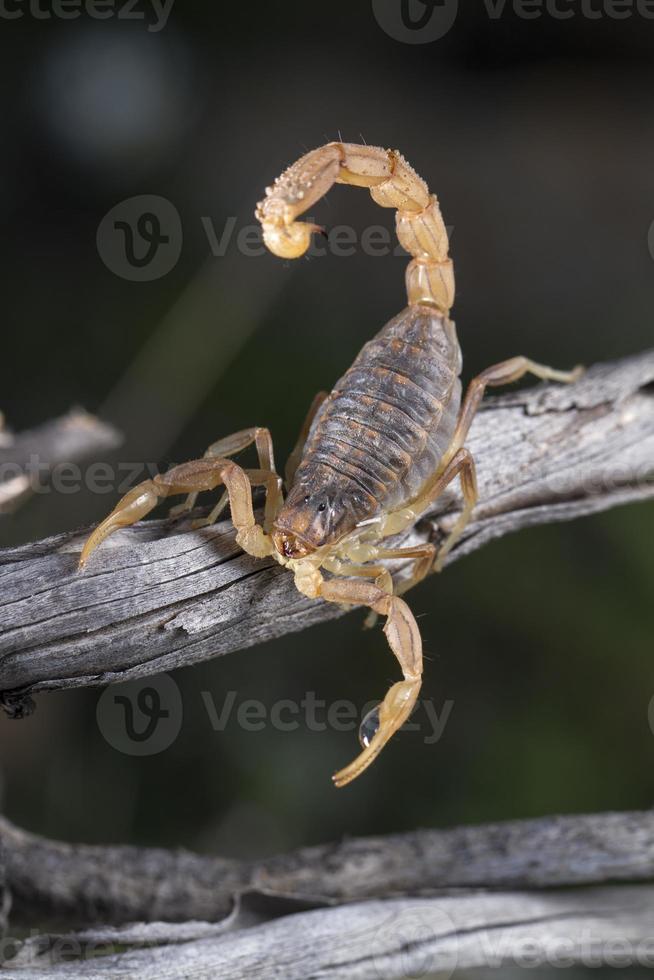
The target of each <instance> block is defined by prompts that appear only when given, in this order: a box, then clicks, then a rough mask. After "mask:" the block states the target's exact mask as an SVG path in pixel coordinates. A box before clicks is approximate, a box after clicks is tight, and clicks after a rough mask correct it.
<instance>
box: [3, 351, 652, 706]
mask: <svg viewBox="0 0 654 980" xmlns="http://www.w3.org/2000/svg"><path fill="white" fill-rule="evenodd" d="M467 444H468V446H469V448H470V449H471V451H472V453H473V455H474V456H475V458H476V460H477V468H478V477H479V485H480V502H479V504H478V506H477V509H476V511H475V515H474V520H473V521H472V523H471V524H470V525H469V527H468V528H467V530H466V532H465V535H464V537H463V538H462V540H461V541H460V542H459V544H458V546H457V547H456V548H455V549H454V550H453V552H452V553H451V555H450V558H449V560H450V561H454V560H456V559H458V558H460V557H462V556H464V555H467V554H470V553H471V552H472V551H474V550H476V549H477V548H479V547H481V546H482V545H485V544H487V543H488V542H489V541H491V540H492V539H493V538H496V537H500V536H502V535H504V534H508V533H510V532H513V531H516V530H519V529H521V528H525V527H530V526H533V525H536V524H544V523H551V522H554V521H564V520H570V519H573V518H576V517H581V516H584V515H587V514H593V513H597V512H599V511H602V510H606V509H607V508H610V507H614V506H617V505H619V504H625V503H630V502H637V501H643V500H646V499H648V498H651V497H652V496H654V351H649V352H645V353H642V354H638V355H636V356H633V357H629V358H626V359H624V360H622V361H618V362H615V363H611V364H599V365H595V366H594V367H592V368H590V369H589V370H588V371H587V373H586V374H585V375H584V376H583V377H582V378H581V379H580V380H579V381H578V382H577V383H575V384H574V385H570V386H567V385H566V386H561V385H553V384H548V385H536V386H534V387H531V388H527V389H524V390H520V391H514V392H511V393H510V394H507V395H504V396H501V397H496V398H488V399H487V401H486V402H485V403H484V406H483V408H482V410H481V411H480V412H479V414H478V416H477V418H476V419H475V421H474V423H473V426H472V429H471V432H470V437H469V439H468V443H467ZM459 500H460V497H459V493H458V490H456V489H453V490H448V492H446V493H445V494H444V495H443V496H442V497H441V498H440V499H439V500H438V501H436V502H435V504H434V507H433V508H432V509H431V510H430V511H429V513H428V514H426V515H425V516H424V517H423V518H422V519H421V520H420V522H419V523H418V524H417V525H416V527H415V528H413V529H411V530H410V531H409V532H408V533H406V534H404V535H402V536H400V537H398V538H397V539H395V540H396V541H397V542H401V543H404V544H414V543H417V542H421V541H426V540H438V539H439V537H440V536H441V535H442V533H443V532H444V531H445V530H447V528H448V527H449V526H451V523H452V522H453V520H454V518H455V516H456V512H457V508H458V506H459ZM87 532H88V529H84V530H83V531H77V532H73V533H68V534H61V535H58V536H56V537H53V538H49V539H47V540H45V541H38V542H35V543H32V544H28V545H25V546H23V547H19V548H14V549H7V550H5V551H3V552H0V582H1V583H2V593H1V598H0V703H2V704H3V705H4V707H5V708H6V709H7V710H8V711H9V712H10V713H12V714H13V715H14V716H20V715H21V714H24V713H26V711H27V710H29V707H30V700H29V695H30V693H31V692H36V691H42V690H56V689H61V688H69V687H80V686H86V685H98V684H106V683H109V682H114V681H122V680H130V679H135V678H139V677H143V676H146V675H148V674H154V673H157V672H160V671H163V670H170V669H172V668H175V667H179V666H184V665H188V664H192V663H196V662H198V661H201V660H206V659H207V658H209V657H214V656H217V655H220V654H225V653H229V652H231V651H234V650H239V649H242V648H244V647H246V646H251V645H253V644H256V643H260V642H262V641H264V640H268V639H271V638H273V637H277V636H281V635H283V634H285V633H288V632H294V631H297V630H301V629H304V628H306V627H307V626H310V625H311V624H313V623H317V622H320V621H323V620H326V619H330V618H333V617H335V616H338V615H342V611H341V610H340V609H339V608H337V607H334V606H332V605H328V604H325V603H323V602H317V601H312V600H309V599H305V598H304V597H303V596H301V595H300V594H299V593H298V592H297V591H296V589H295V588H294V585H293V580H292V577H291V576H290V575H289V573H288V572H287V571H285V570H284V569H282V568H280V567H279V566H277V565H274V564H273V563H272V562H270V561H257V560H255V559H253V558H251V557H249V556H247V555H244V554H243V553H241V552H240V551H239V549H238V548H237V546H236V545H235V543H234V535H233V531H232V528H231V525H230V524H229V522H221V523H220V524H217V525H215V526H214V527H212V528H204V529H202V530H199V531H190V530H189V525H188V521H180V520H177V521H172V520H169V519H168V520H167V519H163V520H161V519H160V520H153V521H147V522H144V523H141V524H139V525H137V526H135V527H133V528H129V529H125V530H123V531H120V532H118V533H117V534H115V535H114V536H113V537H112V538H110V539H108V540H107V542H106V543H105V544H104V545H103V547H102V548H101V549H99V550H98V551H97V552H96V553H95V554H94V555H93V557H92V559H91V562H90V563H89V566H88V568H87V570H85V572H84V573H82V574H80V573H78V572H77V571H76V564H77V557H78V553H79V551H80V548H81V545H82V541H83V539H84V537H85V535H86V534H87ZM405 569H406V566H405ZM405 569H404V570H405ZM392 570H393V572H394V573H395V574H397V575H398V577H400V578H401V576H402V574H403V568H402V566H401V565H397V564H396V565H395V566H392ZM433 587H434V590H435V592H436V590H437V582H436V581H434V586H433Z"/></svg>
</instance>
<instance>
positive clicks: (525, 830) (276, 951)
mask: <svg viewBox="0 0 654 980" xmlns="http://www.w3.org/2000/svg"><path fill="white" fill-rule="evenodd" d="M0 845H1V846H2V851H1V853H2V861H3V865H2V867H1V870H3V871H4V873H5V875H6V881H7V885H8V888H9V890H10V892H11V894H12V898H13V909H14V914H15V917H16V919H17V920H18V923H19V924H20V925H22V926H23V927H25V926H27V925H31V927H32V928H31V935H30V938H28V939H26V940H24V941H21V940H16V941H15V942H13V944H12V942H11V940H10V939H9V938H8V937H7V938H6V940H5V943H4V944H3V949H5V950H8V951H9V954H10V955H9V956H8V957H7V959H6V961H5V963H4V969H3V970H2V974H3V976H6V977H12V978H16V980H18V978H24V980H28V978H34V980H49V978H50V977H52V978H57V977H60V976H84V977H87V978H91V980H92V978H96V977H97V978H98V980H100V978H104V977H113V976H116V977H119V976H121V977H125V976H129V977H132V976H134V977H136V976H138V977H139V978H145V980H148V978H150V977H152V978H154V977H157V978H168V977H170V978H173V977H175V978H177V977H180V976H193V977H207V978H209V977H230V978H241V977H251V976H257V977H263V978H266V977H270V978H273V977H279V976H284V977H285V978H290V980H306V978H307V977H339V978H343V980H348V978H351V980H359V978H375V980H385V978H389V980H390V978H394V977H404V976H413V975H420V976H423V975H427V974H429V975H431V974H432V973H436V972H437V971H445V972H446V973H449V972H450V971H452V970H453V969H454V968H455V967H456V968H459V969H463V968H473V967H480V966H485V967H491V968H497V967H500V966H502V965H509V964H511V965H517V966H534V965H548V966H553V965H559V966H561V965H566V964H567V965H572V964H574V963H581V964H583V965H586V966H599V965H602V964H604V965H612V966H616V965H623V966H625V965H640V966H651V965H652V963H654V925H653V923H654V885H652V879H653V877H654V814H653V813H652V812H644V813H609V814H597V815H590V816H585V815H579V816H565V817H545V818H541V819H538V820H525V821H511V822H509V823H503V824H490V825H482V826H471V827H459V828H453V829H451V830H442V831H441V830H422V831H416V832H414V833H411V834H402V835H392V836H389V837H371V838H367V839H359V840H347V841H343V842H340V843H337V844H332V845H324V846H321V847H314V848H305V849H303V850H300V851H296V852H294V853H292V854H287V855H281V856H278V857H276V858H272V859H268V860H264V861H262V862H239V861H235V860H224V859H219V858H208V857H200V856H199V855H192V854H189V853H187V852H183V851H177V852H167V851H164V850H147V849H138V848H134V847H99V846H95V847H89V846H85V845H72V844H63V843H60V842H55V841H47V840H44V839H42V838H38V837H35V836H33V835H30V834H27V833H25V832H24V831H22V830H19V829H18V828H15V827H13V826H12V825H11V824H9V823H8V822H7V821H5V820H1V821H0ZM620 883H621V884H620ZM293 903H295V905H294V904H293ZM48 914H51V915H54V916H55V917H56V918H57V919H59V920H60V921H63V922H64V923H66V924H67V928H68V930H70V931H67V932H59V933H57V932H46V931H43V925H42V920H43V917H44V916H45V917H47V916H48ZM139 920H140V921H139ZM94 922H101V923H102V924H100V925H93V923H94ZM14 924H15V923H13V922H12V925H14ZM35 924H36V925H38V926H39V928H36V929H35V928H34V926H35ZM9 932H10V933H11V930H10V931H9ZM14 954H16V955H14ZM618 955H619V956H620V957H621V960H620V964H618V962H617V960H616V959H615V957H616V956H618Z"/></svg>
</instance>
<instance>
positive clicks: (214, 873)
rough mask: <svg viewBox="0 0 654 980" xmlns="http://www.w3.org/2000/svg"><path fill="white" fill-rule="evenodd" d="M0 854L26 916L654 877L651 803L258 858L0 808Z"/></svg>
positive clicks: (217, 914) (217, 915) (19, 911)
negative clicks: (100, 840) (79, 833)
mask: <svg viewBox="0 0 654 980" xmlns="http://www.w3.org/2000/svg"><path fill="white" fill-rule="evenodd" d="M0 854H1V859H0V860H1V861H2V864H0V874H2V873H3V871H4V873H5V875H6V879H7V886H8V888H9V890H10V891H11V894H12V898H13V917H14V919H16V918H17V919H18V921H20V922H21V924H24V925H27V924H29V923H30V922H33V921H35V920H37V921H43V920H46V921H51V920H53V919H62V920H64V921H66V922H72V923H77V924H80V923H90V922H102V923H104V924H105V925H107V924H120V923H125V922H132V921H139V920H143V921H157V920H168V921H171V922H183V921H185V920H188V919H192V920H194V919H197V920H208V921H218V920H220V919H222V918H223V917H224V916H226V915H227V914H228V913H229V912H230V910H231V909H232V908H233V906H234V901H235V899H236V897H237V896H238V895H239V894H242V893H245V892H257V893H259V894H262V895H263V894H265V895H268V896H271V897H274V898H279V899H285V900H290V901H295V902H303V903H307V904H316V905H324V904H341V903H344V902H355V901H362V900H366V899H372V898H375V899H379V898H391V897H396V896H410V897H414V898H415V897H423V896H431V895H434V894H438V893H444V892H448V891H451V890H452V889H479V888H486V889H504V890H516V889H534V888H558V887H563V886H579V885H591V884H598V883H602V882H647V881H654V811H648V812H644V813H607V814H596V815H580V816H561V817H543V818H541V819H537V820H517V821H510V822H506V823H498V824H486V825H481V826H471V827H456V828H453V829H451V830H418V831H415V832H413V833H409V834H395V835H390V836H385V837H368V838H360V839H350V840H344V841H341V842H339V843H337V844H328V845H322V846H319V847H311V848H304V849H302V850H299V851H295V852H291V853H290V854H284V855H280V856H277V857H273V858H270V859H267V860H264V861H257V862H249V861H236V860H230V859H226V858H216V857H207V856H201V855H197V854H192V853H189V852H188V851H166V850H161V849H147V848H135V847H125V846H116V847H101V846H89V845H84V844H66V843H62V842H59V841H50V840H46V839H44V838H40V837H37V836H35V835H32V834H28V833H26V832H25V831H23V830H21V829H19V828H17V827H14V826H12V825H11V824H10V823H9V822H8V821H6V820H4V819H2V818H0Z"/></svg>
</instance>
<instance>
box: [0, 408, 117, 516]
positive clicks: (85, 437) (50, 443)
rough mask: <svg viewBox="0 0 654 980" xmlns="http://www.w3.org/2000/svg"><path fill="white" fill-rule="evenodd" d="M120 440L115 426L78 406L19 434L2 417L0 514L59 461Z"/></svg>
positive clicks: (83, 455) (112, 445)
mask: <svg viewBox="0 0 654 980" xmlns="http://www.w3.org/2000/svg"><path fill="white" fill-rule="evenodd" d="M121 442H122V437H121V436H120V434H119V433H118V431H117V430H116V429H114V428H113V426H110V425H107V424H106V423H105V422H101V421H100V420H99V419H97V418H95V417H94V416H93V415H89V414H88V412H85V411H83V410H82V409H79V408H77V409H73V410H71V411H70V412H69V413H68V414H67V415H62V417H61V418H58V419H53V420H52V421H50V422H45V423H44V424H43V425H39V426H38V427H37V428H36V429H29V430H26V431H25V432H21V433H19V434H18V435H13V434H12V433H10V432H9V431H8V430H6V429H5V428H3V426H2V417H1V416H0V514H1V513H6V512H9V511H11V510H13V509H15V508H16V507H17V506H18V504H19V503H21V502H22V501H23V499H24V498H25V497H26V496H28V495H29V493H30V492H31V490H32V489H33V486H34V483H35V481H42V480H43V477H44V475H45V474H47V473H48V472H49V471H51V470H52V468H53V467H55V466H57V465H58V464H60V463H73V462H75V461H76V460H80V459H85V458H86V457H88V456H90V455H92V454H93V453H96V452H103V451H105V450H108V449H115V448H116V447H117V446H120V444H121Z"/></svg>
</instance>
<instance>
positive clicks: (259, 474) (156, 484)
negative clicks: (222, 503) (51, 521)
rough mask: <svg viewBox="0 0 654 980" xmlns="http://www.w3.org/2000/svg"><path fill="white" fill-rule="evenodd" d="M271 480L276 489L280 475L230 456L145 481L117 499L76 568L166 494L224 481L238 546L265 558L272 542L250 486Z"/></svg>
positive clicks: (197, 490)
mask: <svg viewBox="0 0 654 980" xmlns="http://www.w3.org/2000/svg"><path fill="white" fill-rule="evenodd" d="M273 482H276V484H277V488H278V489H279V484H280V482H281V481H280V478H279V477H278V476H277V475H276V474H274V473H271V472H270V471H268V470H244V469H242V468H241V467H240V466H238V465H237V464H236V463H234V462H233V461H232V460H229V459H209V458H204V459H196V460H192V461H191V462H189V463H182V464H181V465H180V466H175V467H173V469H172V470H169V471H168V472H167V473H160V474H158V475H157V476H155V477H154V478H153V479H151V480H145V481H144V482H143V483H139V484H138V486H136V487H134V488H133V489H132V490H130V491H129V492H128V493H126V494H125V496H124V497H123V498H122V500H119V502H118V503H117V505H116V506H115V507H114V509H113V511H112V512H111V514H109V516H108V517H106V518H105V519H104V521H102V523H101V524H99V525H98V526H97V528H96V529H95V531H93V533H92V534H91V535H90V536H89V538H88V539H87V541H86V543H85V544H84V548H83V549H82V553H81V555H80V560H79V567H80V568H83V567H84V565H85V564H86V562H87V561H88V559H89V557H90V555H91V554H92V552H93V551H95V549H96V548H97V547H98V545H100V544H101V543H102V542H103V541H104V539H105V538H106V537H107V536H108V535H109V534H111V533H112V532H113V531H115V530H117V529H118V528H121V527H128V526H129V525H130V524H134V523H135V522H136V521H138V520H140V519H141V518H142V517H145V516H146V514H148V513H149V512H150V511H151V510H152V509H153V508H154V507H155V506H156V505H157V504H158V503H159V501H160V500H163V499H164V498H166V497H171V496H174V495H175V494H181V493H201V492H202V491H204V490H215V488H216V487H217V486H219V485H220V484H224V486H225V487H226V488H227V493H228V494H229V503H230V506H231V511H232V523H233V524H234V527H235V528H236V531H237V534H236V541H237V543H238V544H239V545H240V547H241V548H242V549H243V550H244V551H246V552H247V553H248V554H250V555H254V556H255V557H256V558H264V557H266V556H267V555H271V554H272V551H273V545H272V541H271V540H270V539H269V537H268V535H267V534H265V532H264V530H263V528H262V527H260V525H258V524H257V523H256V521H255V519H254V511H253V508H252V486H253V485H254V486H259V485H262V486H266V487H267V488H268V489H269V491H270V490H271V489H272V486H273Z"/></svg>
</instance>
